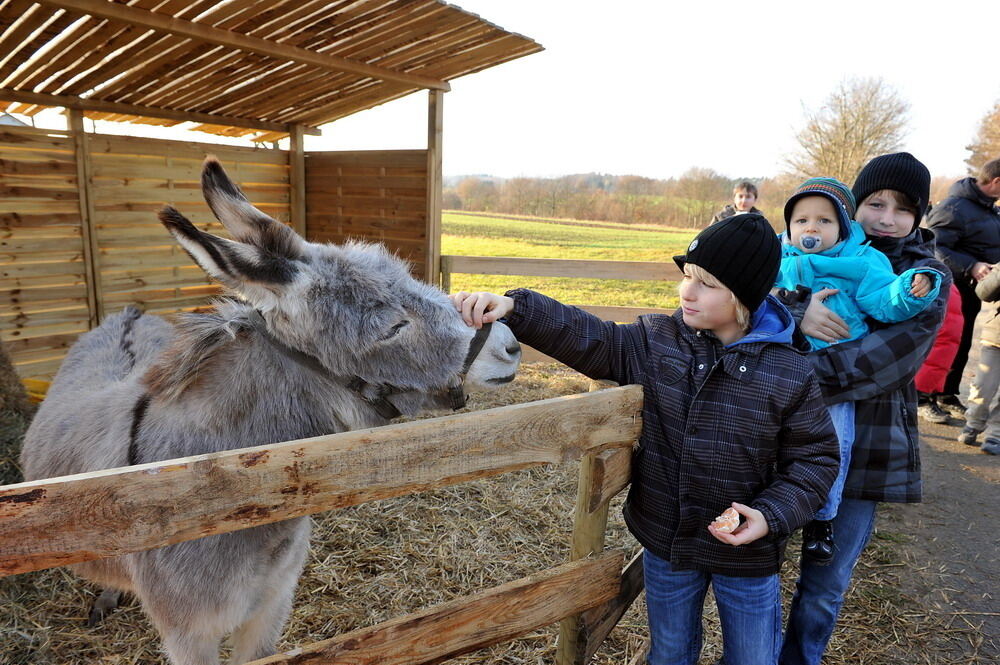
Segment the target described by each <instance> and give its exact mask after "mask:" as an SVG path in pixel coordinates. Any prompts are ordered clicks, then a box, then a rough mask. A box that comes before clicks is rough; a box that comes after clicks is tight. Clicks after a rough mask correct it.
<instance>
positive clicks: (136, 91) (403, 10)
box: [0, 0, 542, 141]
mask: <svg viewBox="0 0 1000 665" xmlns="http://www.w3.org/2000/svg"><path fill="white" fill-rule="evenodd" d="M540 50H542V47H541V46H540V45H539V44H537V43H536V42H534V41H533V40H531V39H529V38H527V37H524V36H522V35H518V34H515V33H511V32H508V31H506V30H503V29H502V28H500V27H498V26H496V25H493V24H491V23H489V22H488V21H485V20H483V19H482V18H480V17H479V16H477V15H475V14H471V13H469V12H466V11H464V10H462V9H460V8H459V7H455V6H453V5H449V4H447V3H445V2H439V1H437V0H339V1H337V0H270V1H263V0H222V1H221V2H220V0H128V1H127V2H125V1H121V0H0V111H3V110H8V111H11V112H16V113H27V114H29V115H31V114H34V113H37V112H38V111H40V110H41V109H42V108H45V107H47V106H67V107H71V108H79V109H82V110H83V111H84V112H85V114H86V115H87V116H88V117H91V118H95V119H100V120H116V121H123V122H143V123H148V124H156V125H166V126H170V125H176V124H179V123H180V122H184V121H195V122H199V123H203V124H201V125H199V126H198V127H197V129H199V130H201V131H206V132H211V133H214V134H220V135H226V136H250V137H251V138H253V139H254V140H260V141H273V140H276V139H278V138H281V137H283V136H286V135H287V134H288V133H289V125H292V124H301V125H304V126H306V127H307V128H315V127H317V126H319V125H321V124H323V123H327V122H331V121H333V120H336V119H338V118H342V117H344V116H347V115H350V114H352V113H356V112H357V111H361V110H363V109H367V108H371V107H373V106H377V105H378V104H382V103H384V102H387V101H389V100H392V99H396V98H398V97H402V96H404V95H407V94H409V93H411V92H413V91H415V90H419V89H423V88H426V89H433V90H448V89H449V84H448V81H450V80H451V79H454V78H457V77H459V76H463V75H465V74H469V73H472V72H476V71H480V70H483V69H486V68H488V67H492V66H494V65H498V64H500V63H502V62H506V61H508V60H513V59H515V58H519V57H522V56H525V55H528V54H530V53H535V52H537V51H540ZM307 132H308V133H318V132H316V131H315V130H312V131H310V130H307Z"/></svg>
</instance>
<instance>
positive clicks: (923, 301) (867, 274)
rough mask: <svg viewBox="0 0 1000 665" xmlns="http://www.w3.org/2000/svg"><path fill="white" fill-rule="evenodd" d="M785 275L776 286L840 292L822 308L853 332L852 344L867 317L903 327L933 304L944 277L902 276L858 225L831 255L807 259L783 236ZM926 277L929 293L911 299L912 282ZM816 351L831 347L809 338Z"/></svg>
mask: <svg viewBox="0 0 1000 665" xmlns="http://www.w3.org/2000/svg"><path fill="white" fill-rule="evenodd" d="M781 241H782V243H781V250H782V258H781V270H780V272H779V273H778V280H777V282H775V286H777V287H779V288H784V289H788V290H790V291H794V290H795V289H796V287H798V286H805V287H808V288H809V289H811V290H812V292H813V293H815V292H816V291H819V290H820V289H840V293H836V294H834V295H832V296H830V297H828V298H827V299H826V300H825V301H824V302H823V304H825V305H826V306H827V307H829V308H830V309H832V310H833V311H834V312H836V313H837V315H838V316H840V318H842V319H843V320H844V323H846V324H847V325H848V327H849V328H850V331H851V332H850V337H848V338H847V339H844V340H841V342H849V341H851V340H854V339H858V338H860V337H864V336H865V335H866V334H868V330H869V328H868V324H867V323H866V322H865V317H871V318H873V319H875V320H876V321H881V322H883V323H896V322H898V321H905V320H906V319H909V318H911V317H913V316H915V315H917V314H919V313H920V312H922V311H923V310H924V308H926V307H927V306H928V305H930V304H931V303H933V302H934V300H935V299H936V298H937V296H938V291H939V290H940V288H941V274H940V273H939V272H937V271H936V270H933V269H931V268H917V269H910V270H907V271H905V272H903V273H901V274H899V275H896V274H895V273H894V272H893V271H892V264H890V263H889V259H887V258H886V256H885V254H883V253H882V252H880V251H878V250H877V249H874V248H873V247H871V246H870V245H869V244H868V243H867V242H865V232H864V229H863V228H862V226H861V225H860V224H858V223H857V222H851V235H850V236H849V237H848V238H847V239H846V240H843V241H841V242H839V243H837V244H836V245H834V246H833V247H831V248H830V249H826V250H823V251H822V252H818V253H816V254H806V253H804V252H803V251H802V250H801V249H799V248H798V247H795V246H794V245H792V244H790V243H789V242H788V239H787V238H786V237H785V234H781ZM918 273H924V274H926V275H927V276H928V277H929V278H930V280H931V284H932V286H931V290H930V292H929V293H928V294H927V295H925V296H924V297H922V298H917V297H916V296H914V295H913V294H911V293H910V286H911V284H912V282H913V277H914V276H915V275H916V274H918ZM807 339H808V340H809V344H810V346H811V347H812V349H813V350H814V351H815V350H816V349H822V348H823V347H826V346H829V343H827V342H824V341H822V340H820V339H816V338H815V337H807Z"/></svg>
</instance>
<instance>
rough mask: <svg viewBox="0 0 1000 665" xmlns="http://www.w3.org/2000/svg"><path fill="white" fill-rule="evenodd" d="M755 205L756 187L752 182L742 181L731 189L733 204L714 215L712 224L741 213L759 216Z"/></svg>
mask: <svg viewBox="0 0 1000 665" xmlns="http://www.w3.org/2000/svg"><path fill="white" fill-rule="evenodd" d="M755 203H757V186H756V185H755V184H753V183H752V182H747V181H743V182H741V183H740V184H738V185H736V187H734V188H733V202H732V203H730V204H728V205H727V206H726V207H725V208H723V209H722V210H720V211H719V212H717V213H715V217H713V218H712V224H715V223H716V222H721V221H722V220H724V219H729V218H730V217H732V216H733V215H739V214H741V213H751V212H752V213H754V214H757V215H759V214H761V213H760V210H757V208H756V207H755V206H754V204H755Z"/></svg>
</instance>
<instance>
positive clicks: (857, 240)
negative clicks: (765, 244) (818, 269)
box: [778, 220, 867, 258]
mask: <svg viewBox="0 0 1000 665" xmlns="http://www.w3.org/2000/svg"><path fill="white" fill-rule="evenodd" d="M848 228H849V229H850V232H849V234H848V236H847V238H845V239H844V240H841V241H840V242H838V243H837V244H836V245H834V246H833V247H830V248H828V249H824V250H823V251H822V252H816V254H817V255H818V256H854V255H856V254H857V253H858V252H859V251H861V249H860V248H861V245H863V244H864V243H865V242H867V239H866V238H865V229H864V227H863V226H861V224H858V223H857V222H855V221H853V220H851V223H850V226H849V227H848ZM778 237H779V238H780V239H781V258H785V257H788V256H806V255H807V254H806V252H803V251H802V250H801V249H799V248H798V247H796V246H795V245H793V244H792V242H791V239H790V238H789V236H788V232H787V231H786V232H785V233H780V234H778Z"/></svg>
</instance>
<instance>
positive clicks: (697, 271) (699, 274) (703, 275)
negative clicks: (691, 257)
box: [687, 263, 750, 332]
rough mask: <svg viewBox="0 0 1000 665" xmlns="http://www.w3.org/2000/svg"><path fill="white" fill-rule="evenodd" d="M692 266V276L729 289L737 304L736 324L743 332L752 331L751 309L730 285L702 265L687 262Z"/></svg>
mask: <svg viewBox="0 0 1000 665" xmlns="http://www.w3.org/2000/svg"><path fill="white" fill-rule="evenodd" d="M687 265H688V267H690V269H691V270H690V273H691V276H692V277H694V278H695V279H697V280H698V281H700V282H703V283H705V284H707V285H709V286H715V287H719V288H723V289H726V290H728V291H729V294H730V295H731V296H732V298H733V304H734V305H736V325H738V326H739V327H740V329H741V330H742V331H743V332H749V331H750V310H749V309H747V306H746V305H744V304H743V303H741V302H740V299H739V298H737V297H736V294H735V293H733V292H732V289H730V288H729V287H728V286H726V285H725V284H723V283H722V282H720V281H719V278H718V277H716V276H715V275H713V274H712V273H710V272H708V271H707V270H705V269H704V268H702V267H701V266H697V265H695V264H693V263H689V264H687Z"/></svg>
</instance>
